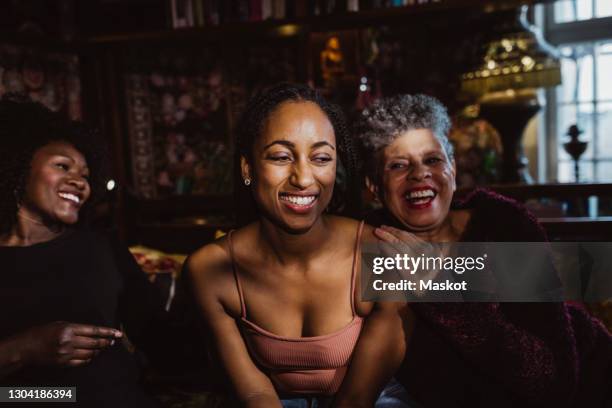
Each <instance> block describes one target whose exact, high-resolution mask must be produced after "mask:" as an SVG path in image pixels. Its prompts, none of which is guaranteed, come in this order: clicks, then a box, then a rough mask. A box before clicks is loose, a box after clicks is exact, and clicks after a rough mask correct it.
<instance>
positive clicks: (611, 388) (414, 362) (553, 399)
mask: <svg viewBox="0 0 612 408" xmlns="http://www.w3.org/2000/svg"><path fill="white" fill-rule="evenodd" d="M453 208H455V209H471V210H472V217H471V219H470V222H469V223H468V225H467V226H466V229H465V231H464V234H463V235H462V238H461V240H462V241H471V242H485V241H496V242H538V241H545V240H546V235H545V233H544V231H543V229H542V228H541V226H540V225H539V224H538V223H537V221H536V219H535V218H534V217H533V215H531V214H530V213H529V212H528V211H527V210H526V209H525V208H524V207H523V206H522V205H520V204H518V203H517V202H515V201H513V200H511V199H508V198H506V197H503V196H500V195H498V194H495V193H492V192H489V191H486V190H476V191H474V192H473V193H472V194H470V195H469V196H468V197H467V198H466V199H465V200H463V201H461V202H455V203H453ZM367 221H368V222H369V223H372V224H374V225H380V224H389V225H395V226H398V222H397V221H396V220H394V219H393V217H392V216H391V215H390V214H389V213H386V212H385V211H379V212H377V213H374V214H372V216H371V217H368V218H367ZM411 307H412V309H413V310H414V312H415V315H416V318H417V319H416V325H415V330H414V333H413V335H412V337H411V339H410V343H409V345H408V351H407V355H406V358H405V361H404V364H403V366H402V367H401V369H400V371H399V373H398V374H397V377H398V379H399V380H400V382H402V383H403V385H404V386H405V387H406V388H407V389H408V391H409V392H410V394H411V396H412V397H414V398H415V399H416V400H417V401H418V402H420V403H422V404H423V406H424V407H445V408H448V407H464V406H465V407H468V406H469V407H478V406H496V407H505V406H508V407H513V406H530V407H545V406H546V407H547V406H555V407H574V406H575V407H579V406H580V407H604V406H612V405H606V404H612V337H611V336H610V334H609V333H608V332H607V330H606V329H605V328H604V327H603V325H602V324H601V323H600V322H599V321H597V320H596V319H593V318H591V317H590V316H589V315H588V313H587V312H586V311H585V310H584V309H583V308H581V307H579V306H576V305H570V304H566V303H413V304H412V305H411Z"/></svg>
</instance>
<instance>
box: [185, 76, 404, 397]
mask: <svg viewBox="0 0 612 408" xmlns="http://www.w3.org/2000/svg"><path fill="white" fill-rule="evenodd" d="M237 136H238V137H237V146H236V150H237V151H236V167H235V170H236V182H235V186H236V190H237V192H236V198H237V204H238V209H237V213H238V215H239V217H240V220H239V221H240V223H241V225H243V226H242V228H240V229H238V230H235V231H232V232H230V233H229V234H228V236H227V237H225V238H223V239H220V240H218V241H217V242H214V243H212V244H210V245H207V246H205V247H203V248H201V249H200V250H198V251H197V252H195V253H194V254H192V255H191V256H190V258H189V259H188V261H187V263H186V268H187V273H188V275H189V277H190V279H191V281H192V285H193V290H194V294H195V297H196V299H197V302H198V304H199V306H200V309H201V312H202V315H203V317H204V320H205V322H206V323H207V326H208V327H209V329H210V331H211V332H212V335H213V338H214V344H215V346H216V350H217V353H218V356H219V358H220V360H221V363H222V365H223V366H224V368H225V370H226V371H227V373H228V375H229V379H230V382H231V384H232V386H233V388H234V390H235V393H236V395H237V398H238V399H239V400H240V402H241V403H242V404H243V405H244V406H246V407H250V408H254V407H266V408H271V407H327V406H332V404H333V406H337V407H351V408H358V407H373V406H376V407H379V408H380V407H407V406H409V405H408V403H407V402H406V400H407V398H406V396H405V394H404V393H403V388H401V387H400V386H399V385H397V384H393V385H392V386H389V385H387V387H386V388H385V385H386V384H387V383H388V381H389V379H390V377H391V376H392V375H393V373H394V372H395V370H396V369H397V367H398V366H399V364H400V362H401V359H402V357H403V352H404V350H403V349H404V348H405V339H406V336H407V333H404V332H403V331H402V330H397V329H396V328H397V327H402V325H401V321H402V317H403V316H405V315H406V314H407V313H408V311H407V310H405V308H403V307H402V306H400V305H397V304H392V303H387V304H385V305H382V304H381V305H379V304H372V303H370V302H360V301H359V300H358V298H357V297H356V293H358V286H359V280H358V279H355V278H356V275H357V273H358V271H359V266H360V261H359V259H360V253H359V252H360V251H359V248H360V246H361V244H362V243H364V242H369V241H371V240H373V239H374V237H373V235H372V230H371V228H370V227H368V226H364V224H363V223H362V222H361V223H360V222H358V221H355V220H353V219H349V218H344V217H340V216H337V215H332V213H333V212H344V213H345V214H351V213H354V212H355V211H356V210H358V208H359V187H358V185H357V184H355V182H358V180H359V178H358V177H356V176H355V169H356V167H357V162H356V160H355V158H354V157H355V156H354V153H355V152H354V150H353V147H352V144H351V141H350V139H349V138H348V134H347V131H346V126H345V124H344V121H343V116H342V114H341V113H340V111H339V110H337V109H336V108H334V107H333V106H331V105H330V104H329V103H327V102H326V101H325V100H324V99H323V98H322V97H321V96H320V95H319V94H318V93H317V92H315V91H314V90H312V89H310V88H309V87H307V86H303V85H293V84H280V85H277V86H275V87H273V88H271V89H269V90H267V91H265V92H263V93H261V94H259V95H257V96H256V97H255V98H253V99H252V100H251V101H250V103H249V104H248V106H247V108H246V110H245V112H244V114H243V116H242V118H241V121H240V123H239V126H238V135H237ZM337 174H342V176H343V177H344V179H343V183H337V182H338V181H339V178H340V176H337ZM338 184H340V185H338ZM398 345H399V346H398ZM349 361H350V367H349ZM383 388H384V391H383V393H382V394H381V395H380V396H379V393H380V391H381V390H382V389H383Z"/></svg>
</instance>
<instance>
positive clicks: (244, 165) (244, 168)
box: [240, 156, 253, 180]
mask: <svg viewBox="0 0 612 408" xmlns="http://www.w3.org/2000/svg"><path fill="white" fill-rule="evenodd" d="M240 173H241V175H242V180H246V179H253V177H251V166H250V165H249V162H248V161H247V159H246V157H244V156H240Z"/></svg>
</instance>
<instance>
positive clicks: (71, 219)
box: [55, 214, 79, 225]
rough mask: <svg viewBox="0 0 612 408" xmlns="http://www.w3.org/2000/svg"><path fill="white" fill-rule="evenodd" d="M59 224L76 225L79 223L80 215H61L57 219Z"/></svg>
mask: <svg viewBox="0 0 612 408" xmlns="http://www.w3.org/2000/svg"><path fill="white" fill-rule="evenodd" d="M55 219H56V220H57V222H58V223H60V224H64V225H75V224H76V223H78V222H79V215H78V214H61V215H59V216H57V217H56V218H55Z"/></svg>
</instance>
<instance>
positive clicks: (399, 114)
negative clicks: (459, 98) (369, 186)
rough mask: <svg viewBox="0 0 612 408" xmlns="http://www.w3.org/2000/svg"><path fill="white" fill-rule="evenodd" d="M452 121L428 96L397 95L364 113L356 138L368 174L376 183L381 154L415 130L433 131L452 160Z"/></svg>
mask: <svg viewBox="0 0 612 408" xmlns="http://www.w3.org/2000/svg"><path fill="white" fill-rule="evenodd" d="M450 126H451V121H450V118H449V116H448V112H447V111H446V108H445V107H444V105H442V103H441V102H440V101H439V100H437V99H436V98H434V97H431V96H428V95H422V94H417V95H396V96H392V97H389V98H384V99H381V100H379V101H377V102H375V103H374V104H373V105H372V106H371V107H370V108H367V109H365V110H364V111H363V112H362V115H361V119H360V120H359V122H358V124H357V129H356V130H357V137H358V139H359V141H360V143H361V147H362V150H363V154H364V157H365V159H366V173H367V174H368V175H369V176H371V177H373V178H374V179H376V178H377V177H376V176H377V172H378V171H377V170H378V169H377V167H378V166H377V163H376V162H377V161H378V159H379V153H380V152H381V151H382V150H383V149H384V148H385V147H387V146H389V145H390V144H391V143H393V141H394V140H395V139H396V138H397V137H399V136H400V135H401V134H403V133H405V132H407V131H409V130H414V129H431V131H432V132H433V134H434V135H435V136H436V138H437V139H438V140H439V141H440V143H441V144H442V147H443V148H444V151H445V152H446V155H447V156H448V158H449V159H451V160H453V158H454V156H453V145H452V144H451V142H450V140H449V139H448V132H449V131H450Z"/></svg>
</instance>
